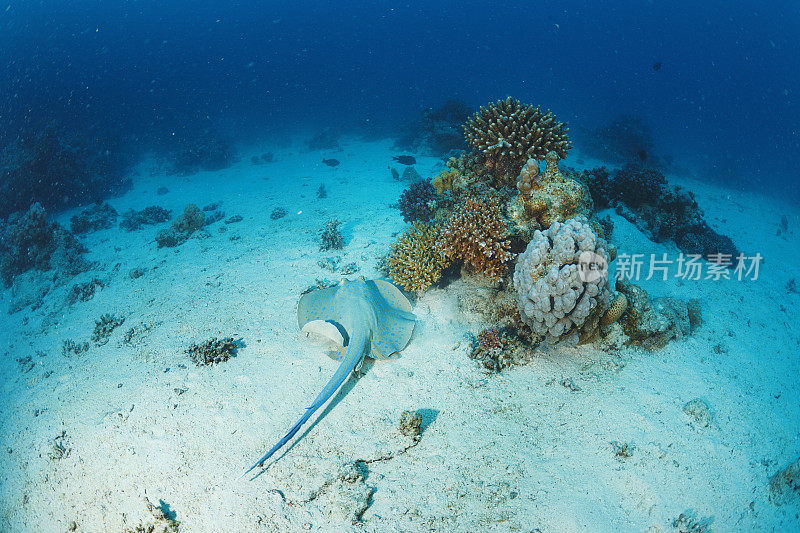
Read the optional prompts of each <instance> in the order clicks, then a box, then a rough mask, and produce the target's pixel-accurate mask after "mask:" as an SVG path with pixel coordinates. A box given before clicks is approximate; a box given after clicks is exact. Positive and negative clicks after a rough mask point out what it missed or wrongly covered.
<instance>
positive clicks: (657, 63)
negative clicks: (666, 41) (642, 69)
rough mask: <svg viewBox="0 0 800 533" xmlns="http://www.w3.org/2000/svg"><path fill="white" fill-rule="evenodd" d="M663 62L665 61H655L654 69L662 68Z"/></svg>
mask: <svg viewBox="0 0 800 533" xmlns="http://www.w3.org/2000/svg"><path fill="white" fill-rule="evenodd" d="M663 64H664V63H662V62H661V61H656V62H655V63H653V70H661V65H663Z"/></svg>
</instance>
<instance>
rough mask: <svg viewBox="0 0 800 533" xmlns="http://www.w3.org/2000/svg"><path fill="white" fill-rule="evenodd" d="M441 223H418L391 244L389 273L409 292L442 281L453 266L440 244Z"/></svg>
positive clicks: (422, 289) (423, 288)
mask: <svg viewBox="0 0 800 533" xmlns="http://www.w3.org/2000/svg"><path fill="white" fill-rule="evenodd" d="M441 234H442V229H441V227H440V226H436V225H431V224H425V223H423V222H415V223H414V224H413V226H412V227H410V228H409V229H408V230H406V232H405V233H403V235H402V236H401V237H400V238H399V239H398V240H397V242H395V243H394V244H392V252H391V253H390V254H389V259H388V263H389V276H390V277H391V278H392V281H394V282H395V283H397V284H398V285H400V286H402V287H403V288H404V289H405V290H407V291H416V292H422V291H425V290H427V289H428V287H430V286H431V285H433V284H434V283H436V282H437V281H439V279H440V278H441V277H442V272H443V271H444V269H446V268H447V267H448V266H449V265H450V259H448V258H447V257H446V256H445V255H444V254H442V252H441V251H440V250H439V248H438V247H437V242H438V241H439V238H440V237H441Z"/></svg>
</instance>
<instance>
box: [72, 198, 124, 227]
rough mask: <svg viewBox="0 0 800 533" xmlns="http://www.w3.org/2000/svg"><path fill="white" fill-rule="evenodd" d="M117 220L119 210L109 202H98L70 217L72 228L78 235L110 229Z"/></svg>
mask: <svg viewBox="0 0 800 533" xmlns="http://www.w3.org/2000/svg"><path fill="white" fill-rule="evenodd" d="M116 222H117V210H116V209H114V208H113V207H111V206H110V205H109V204H107V203H103V202H97V203H95V204H94V205H92V206H90V207H87V208H86V209H84V210H83V211H81V212H80V213H78V214H77V215H75V216H73V217H72V218H71V219H70V230H72V233H75V234H76V235H79V234H83V233H89V232H92V231H97V230H101V229H108V228H110V227H111V226H113V225H114V224H116Z"/></svg>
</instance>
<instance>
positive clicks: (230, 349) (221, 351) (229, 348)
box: [186, 337, 237, 366]
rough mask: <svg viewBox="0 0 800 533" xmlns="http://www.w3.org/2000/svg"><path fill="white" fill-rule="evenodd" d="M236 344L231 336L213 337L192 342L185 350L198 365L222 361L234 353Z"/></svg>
mask: <svg viewBox="0 0 800 533" xmlns="http://www.w3.org/2000/svg"><path fill="white" fill-rule="evenodd" d="M236 349H237V345H236V343H235V342H234V341H233V337H227V338H225V339H218V338H216V337H213V338H211V339H209V340H207V341H205V342H203V343H201V344H192V345H191V346H189V348H188V349H187V350H186V353H187V354H188V355H189V357H191V359H192V361H193V362H194V364H196V365H198V366H203V365H216V364H218V363H223V362H225V361H227V360H228V359H230V358H231V357H233V356H234V355H236Z"/></svg>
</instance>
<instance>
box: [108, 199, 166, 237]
mask: <svg viewBox="0 0 800 533" xmlns="http://www.w3.org/2000/svg"><path fill="white" fill-rule="evenodd" d="M171 216H172V211H169V210H167V209H164V208H163V207H159V206H157V205H151V206H148V207H145V208H144V209H142V210H141V211H136V210H134V209H129V210H128V211H126V212H125V213H123V214H122V221H121V222H120V223H119V227H120V228H122V229H124V230H125V231H136V230H138V229H140V228H141V227H142V226H148V225H152V224H161V223H162V222H167V221H169V219H170V217H171Z"/></svg>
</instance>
